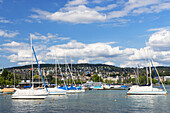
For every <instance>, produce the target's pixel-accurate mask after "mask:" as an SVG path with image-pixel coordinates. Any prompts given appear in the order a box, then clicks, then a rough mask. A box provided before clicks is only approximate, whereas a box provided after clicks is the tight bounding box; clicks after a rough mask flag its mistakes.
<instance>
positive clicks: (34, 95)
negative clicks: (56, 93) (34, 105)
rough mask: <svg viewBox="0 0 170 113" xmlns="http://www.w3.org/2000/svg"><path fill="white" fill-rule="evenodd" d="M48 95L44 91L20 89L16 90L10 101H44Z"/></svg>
mask: <svg viewBox="0 0 170 113" xmlns="http://www.w3.org/2000/svg"><path fill="white" fill-rule="evenodd" d="M47 95H48V93H47V92H46V90H34V89H21V90H17V91H16V92H15V93H14V94H13V95H12V97H11V98H12V99H45V98H46V97H47Z"/></svg>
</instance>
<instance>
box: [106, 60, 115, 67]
mask: <svg viewBox="0 0 170 113" xmlns="http://www.w3.org/2000/svg"><path fill="white" fill-rule="evenodd" d="M104 64H106V65H112V66H113V65H115V63H113V62H110V61H108V62H105V63H104Z"/></svg>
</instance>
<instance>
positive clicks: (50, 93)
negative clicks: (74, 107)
mask: <svg viewBox="0 0 170 113" xmlns="http://www.w3.org/2000/svg"><path fill="white" fill-rule="evenodd" d="M48 94H49V95H66V91H54V92H48Z"/></svg>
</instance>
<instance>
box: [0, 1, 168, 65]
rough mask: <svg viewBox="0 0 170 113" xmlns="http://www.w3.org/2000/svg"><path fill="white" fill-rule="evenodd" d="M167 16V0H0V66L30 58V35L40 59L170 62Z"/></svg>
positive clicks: (134, 63)
mask: <svg viewBox="0 0 170 113" xmlns="http://www.w3.org/2000/svg"><path fill="white" fill-rule="evenodd" d="M169 20H170V0H0V68H2V67H3V66H4V67H13V66H21V65H27V64H30V63H31V59H32V58H31V56H32V54H31V53H32V50H31V47H30V39H32V41H33V46H34V48H35V51H36V54H37V57H38V60H39V63H54V62H55V60H57V62H58V63H65V62H66V63H74V64H77V63H91V64H96V63H101V64H108V65H114V66H120V67H136V66H137V65H138V64H139V65H140V66H146V64H147V63H146V62H145V59H153V62H154V65H156V66H170V21H169ZM33 60H34V59H33ZM33 62H34V63H35V60H34V61H33Z"/></svg>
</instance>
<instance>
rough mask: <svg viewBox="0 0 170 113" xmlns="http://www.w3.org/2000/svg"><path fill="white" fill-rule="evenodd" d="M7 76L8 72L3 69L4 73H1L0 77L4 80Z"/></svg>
mask: <svg viewBox="0 0 170 113" xmlns="http://www.w3.org/2000/svg"><path fill="white" fill-rule="evenodd" d="M7 76H8V71H7V70H6V69H4V71H3V72H2V75H1V77H3V78H4V79H5V80H6V79H7Z"/></svg>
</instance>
